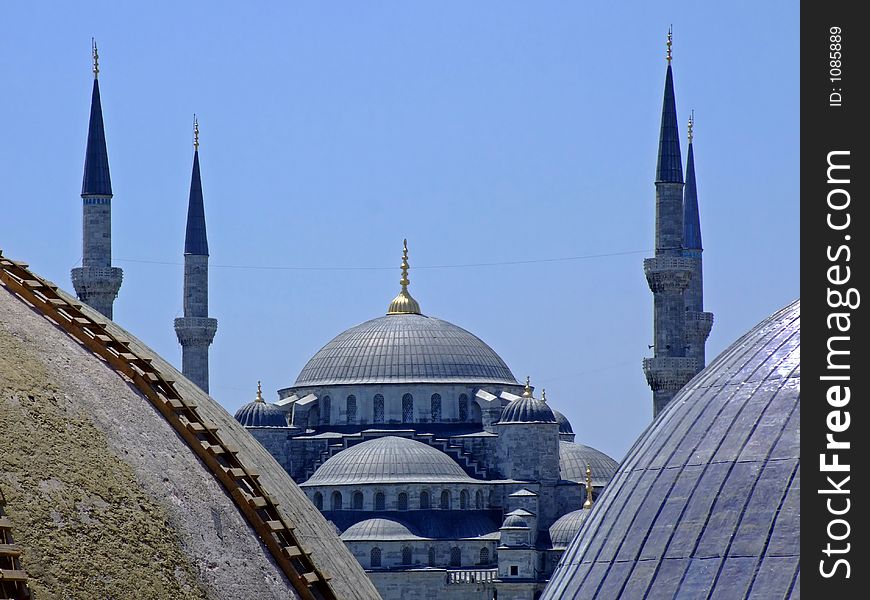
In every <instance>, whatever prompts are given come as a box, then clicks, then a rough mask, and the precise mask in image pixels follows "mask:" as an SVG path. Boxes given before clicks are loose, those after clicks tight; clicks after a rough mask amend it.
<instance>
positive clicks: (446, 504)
mask: <svg viewBox="0 0 870 600" xmlns="http://www.w3.org/2000/svg"><path fill="white" fill-rule="evenodd" d="M440 508H441V510H450V490H444V491H443V492H441V506H440Z"/></svg>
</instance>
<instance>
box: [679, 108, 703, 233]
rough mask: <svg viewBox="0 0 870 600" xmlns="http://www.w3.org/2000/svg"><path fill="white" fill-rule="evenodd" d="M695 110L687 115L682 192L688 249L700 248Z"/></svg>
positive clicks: (684, 229)
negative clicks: (686, 154)
mask: <svg viewBox="0 0 870 600" xmlns="http://www.w3.org/2000/svg"><path fill="white" fill-rule="evenodd" d="M694 128H695V111H692V116H690V117H689V152H688V158H687V159H686V188H685V191H684V192H683V246H684V247H685V248H686V249H689V250H701V216H700V214H699V212H698V189H697V184H696V183H695V151H694V149H693V147H692V140H693V139H694V137H695V132H694Z"/></svg>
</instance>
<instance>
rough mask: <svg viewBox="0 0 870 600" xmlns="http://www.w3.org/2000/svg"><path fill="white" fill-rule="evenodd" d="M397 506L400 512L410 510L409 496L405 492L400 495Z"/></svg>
mask: <svg viewBox="0 0 870 600" xmlns="http://www.w3.org/2000/svg"><path fill="white" fill-rule="evenodd" d="M397 504H398V509H399V510H408V494H406V493H405V492H402V493H400V494H399V500H398V503H397Z"/></svg>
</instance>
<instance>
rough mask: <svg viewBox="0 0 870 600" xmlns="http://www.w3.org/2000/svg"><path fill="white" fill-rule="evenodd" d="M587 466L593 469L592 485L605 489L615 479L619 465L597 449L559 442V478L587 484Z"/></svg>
mask: <svg viewBox="0 0 870 600" xmlns="http://www.w3.org/2000/svg"><path fill="white" fill-rule="evenodd" d="M586 465H589V468H590V469H592V485H593V486H595V487H604V486H605V485H607V482H608V481H610V480H611V479H612V478H613V475H614V474H615V473H616V470H617V469H618V468H619V463H618V462H616V461H615V460H613V459H612V458H610V457H609V456H607V455H606V454H604V452H601V451H600V450H596V449H595V448H590V447H589V446H584V445H583V444H575V443H574V442H565V441H559V476H560V477H561V478H562V479H568V480H570V481H576V482H577V483H586Z"/></svg>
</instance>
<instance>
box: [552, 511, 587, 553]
mask: <svg viewBox="0 0 870 600" xmlns="http://www.w3.org/2000/svg"><path fill="white" fill-rule="evenodd" d="M591 512H592V511H591V510H589V509H588V508H581V509H579V510H575V511H572V512H569V513H568V514H566V515H562V516H561V517H559V518H558V519H556V522H555V523H553V524H552V525H550V543H551V544H552V547H553V548H556V549H559V548H567V547H568V544H570V543H571V540H573V539H574V536H575V535H577V532H578V531H580V526H581V525H583V522H584V521H585V520H586V517H588V516H589V513H591Z"/></svg>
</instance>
